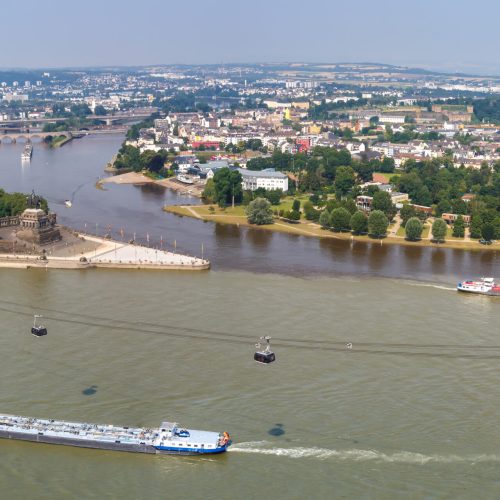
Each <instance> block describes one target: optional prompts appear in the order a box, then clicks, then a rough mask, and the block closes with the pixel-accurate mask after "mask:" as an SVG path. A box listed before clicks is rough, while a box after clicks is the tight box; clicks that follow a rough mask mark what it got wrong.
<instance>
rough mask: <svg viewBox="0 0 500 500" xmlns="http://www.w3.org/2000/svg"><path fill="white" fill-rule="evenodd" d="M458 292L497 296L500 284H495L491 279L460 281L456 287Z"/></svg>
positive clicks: (499, 292) (499, 291) (499, 293)
mask: <svg viewBox="0 0 500 500" xmlns="http://www.w3.org/2000/svg"><path fill="white" fill-rule="evenodd" d="M457 290H458V291H459V292H468V293H479V294H481V295H499V296H500V283H495V280H494V279H493V278H481V279H480V280H477V281H472V280H467V281H461V282H460V283H459V284H458V285H457Z"/></svg>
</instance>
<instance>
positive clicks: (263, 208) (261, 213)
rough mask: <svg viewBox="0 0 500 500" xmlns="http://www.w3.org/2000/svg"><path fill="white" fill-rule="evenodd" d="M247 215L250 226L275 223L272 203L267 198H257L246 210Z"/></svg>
mask: <svg viewBox="0 0 500 500" xmlns="http://www.w3.org/2000/svg"><path fill="white" fill-rule="evenodd" d="M246 214H247V218H248V222H250V224H257V225H258V226H261V225H263V224H272V223H273V210H272V208H271V203H270V202H269V201H268V200H266V199H265V198H256V199H255V200H253V201H251V202H250V203H249V205H248V207H247V209H246Z"/></svg>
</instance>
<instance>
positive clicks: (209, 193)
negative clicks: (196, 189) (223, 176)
mask: <svg viewBox="0 0 500 500" xmlns="http://www.w3.org/2000/svg"><path fill="white" fill-rule="evenodd" d="M245 193H246V191H245ZM201 197H202V198H203V199H204V200H205V201H206V202H207V203H214V201H215V197H216V193H215V184H214V180H213V179H208V180H207V183H206V184H205V189H204V190H203V193H202V194H201Z"/></svg>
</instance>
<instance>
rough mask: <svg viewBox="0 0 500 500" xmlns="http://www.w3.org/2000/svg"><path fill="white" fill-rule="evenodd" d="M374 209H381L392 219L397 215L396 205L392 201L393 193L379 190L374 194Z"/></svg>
mask: <svg viewBox="0 0 500 500" xmlns="http://www.w3.org/2000/svg"><path fill="white" fill-rule="evenodd" d="M371 208H372V210H381V211H382V212H384V214H385V215H386V216H387V218H388V219H389V220H391V219H392V218H393V217H394V215H396V212H397V210H396V207H395V206H394V205H393V203H392V198H391V195H390V194H389V193H388V192H387V191H377V192H376V193H375V194H374V195H373V200H372V206H371Z"/></svg>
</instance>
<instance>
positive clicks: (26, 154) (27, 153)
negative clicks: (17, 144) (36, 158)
mask: <svg viewBox="0 0 500 500" xmlns="http://www.w3.org/2000/svg"><path fill="white" fill-rule="evenodd" d="M32 155H33V146H32V145H31V144H30V143H29V142H28V143H26V145H25V146H24V149H23V152H22V153H21V160H22V161H30V160H31V156H32Z"/></svg>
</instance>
